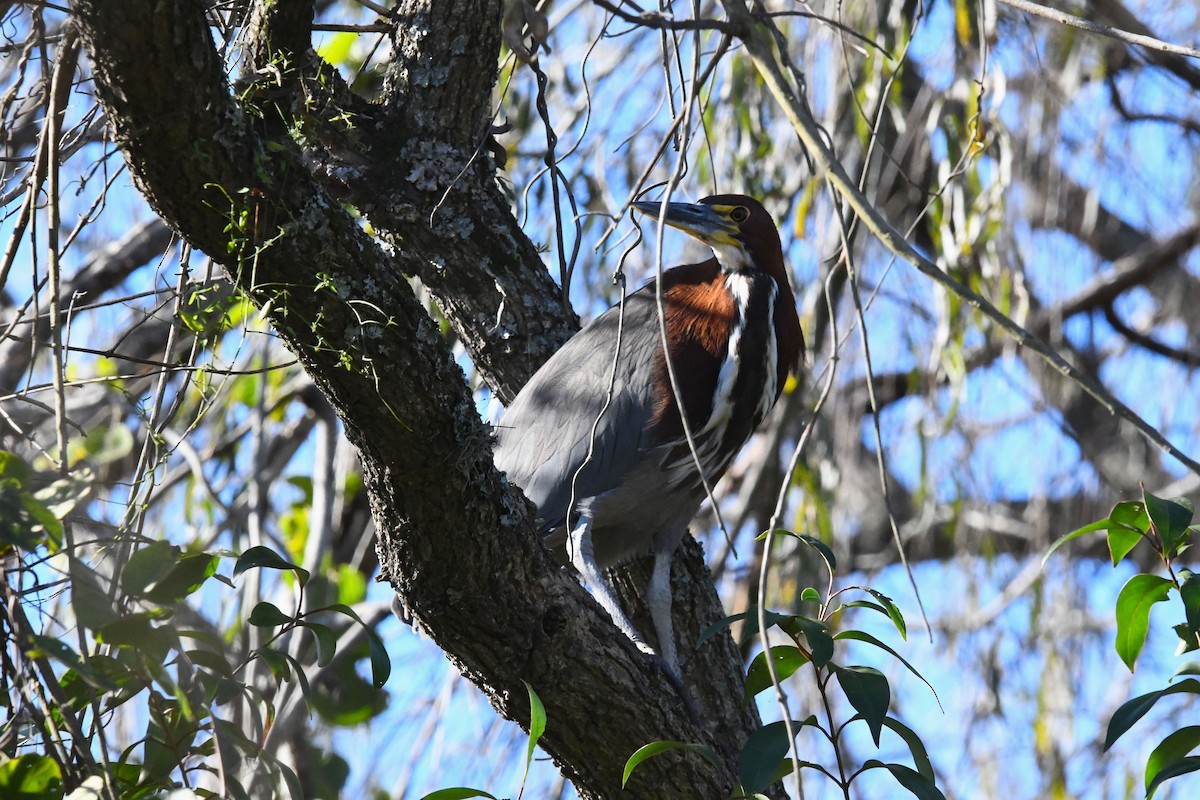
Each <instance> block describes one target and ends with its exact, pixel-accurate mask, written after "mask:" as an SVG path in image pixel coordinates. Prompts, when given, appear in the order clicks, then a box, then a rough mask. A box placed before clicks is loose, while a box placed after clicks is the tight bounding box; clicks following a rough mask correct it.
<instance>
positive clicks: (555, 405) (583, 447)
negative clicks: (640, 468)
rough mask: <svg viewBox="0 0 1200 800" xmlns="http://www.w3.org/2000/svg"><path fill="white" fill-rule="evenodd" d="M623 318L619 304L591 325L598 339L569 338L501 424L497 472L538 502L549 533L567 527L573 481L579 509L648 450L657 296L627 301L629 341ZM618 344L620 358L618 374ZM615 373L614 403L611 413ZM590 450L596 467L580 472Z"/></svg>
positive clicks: (638, 295) (612, 484)
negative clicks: (620, 323) (609, 397)
mask: <svg viewBox="0 0 1200 800" xmlns="http://www.w3.org/2000/svg"><path fill="white" fill-rule="evenodd" d="M618 313H619V307H618V306H614V307H613V308H610V309H609V310H608V311H606V312H604V314H602V315H601V316H600V317H598V318H597V319H596V320H595V321H594V322H593V323H592V324H591V325H590V326H588V332H589V333H590V334H592V335H590V336H588V337H586V341H585V340H584V339H582V338H581V337H579V336H576V337H574V338H572V339H571V340H569V341H568V342H567V343H566V344H565V345H564V346H563V347H562V348H561V349H560V350H559V351H558V352H557V353H555V354H554V355H553V356H552V357H551V358H550V360H549V361H547V362H546V364H545V365H544V366H543V367H542V368H541V369H540V370H538V372H537V374H535V375H534V376H533V378H531V379H530V381H529V384H528V385H526V387H525V388H524V389H523V390H522V391H521V393H520V394H519V395H518V396H517V399H516V400H514V401H513V404H512V405H511V406H510V407H509V409H508V411H507V412H506V413H505V415H504V416H503V417H502V418H501V420H500V423H499V424H498V425H497V440H498V444H497V447H496V466H497V468H498V469H500V470H502V471H504V472H506V473H507V474H508V478H509V480H510V481H512V482H513V483H515V484H517V485H518V486H520V487H521V488H522V489H523V490H524V491H525V495H526V496H527V497H528V498H529V499H530V500H532V501H533V502H534V503H536V504H537V506H538V510H539V515H540V516H541V517H542V519H543V520H544V527H545V529H547V530H549V529H552V528H555V527H558V526H560V525H562V524H563V523H564V522H565V521H566V516H567V507H568V505H569V504H570V503H571V498H572V483H573V484H574V486H573V490H574V499H575V502H576V503H578V502H579V501H580V500H583V499H585V498H588V497H593V496H595V495H598V494H601V493H603V492H605V491H608V490H610V489H612V488H615V486H616V485H617V480H618V479H619V477H620V476H622V475H625V474H626V473H627V472H628V471H629V468H630V467H631V466H632V464H633V463H634V462H635V461H636V459H637V457H638V455H639V453H640V452H641V450H642V439H643V434H644V432H645V427H646V423H647V422H648V420H649V419H650V417H651V415H652V414H653V413H654V409H653V407H652V406H651V401H650V398H651V396H652V392H651V383H652V381H653V380H654V378H655V375H656V374H657V354H658V353H659V351H660V349H661V348H660V347H659V344H658V340H657V339H656V338H655V337H654V336H649V335H647V334H646V332H647V331H655V332H656V331H657V330H658V326H657V324H656V321H655V315H656V314H657V310H656V305H655V303H654V295H653V290H652V289H651V291H650V292H645V291H644V290H643V291H639V292H635V293H634V294H632V295H630V296H629V297H628V298H627V299H626V303H625V324H624V326H623V327H624V334H623V335H622V336H621V337H618V334H617V331H618ZM635 332H636V335H635ZM618 338H620V340H621V341H620V356H619V358H618V361H617V368H616V372H615V374H613V357H614V355H616V348H617V343H618ZM610 375H613V380H612V389H613V395H612V402H611V403H610V404H609V406H608V408H607V409H605V401H606V398H607V394H608V388H609V376H610ZM601 412H603V414H602V413H601ZM597 418H599V422H598V423H597ZM593 428H594V431H595V433H594V435H593ZM589 449H590V450H591V451H592V458H591V461H590V462H588V464H587V467H586V468H585V469H583V470H582V471H581V472H580V467H581V466H582V465H583V464H584V462H585V461H586V460H587V458H588V451H589ZM577 472H578V473H579V474H578V477H575V476H576V473H577Z"/></svg>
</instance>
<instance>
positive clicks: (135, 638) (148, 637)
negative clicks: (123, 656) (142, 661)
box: [96, 614, 179, 664]
mask: <svg viewBox="0 0 1200 800" xmlns="http://www.w3.org/2000/svg"><path fill="white" fill-rule="evenodd" d="M151 620H152V616H151V615H150V614H126V615H125V616H123V617H121V618H119V619H115V620H113V621H112V622H110V623H108V624H107V625H104V626H103V627H100V628H97V629H96V639H97V640H98V641H100V642H103V643H104V644H108V645H112V646H114V647H128V648H131V649H134V650H136V651H138V653H139V654H141V655H142V656H144V657H145V658H148V659H150V661H151V662H158V663H160V664H161V663H165V662H166V660H167V654H168V653H169V652H170V650H171V648H172V647H177V646H178V644H179V640H178V639H177V638H176V637H175V635H174V633H173V632H172V630H171V628H170V626H162V627H157V628H156V627H155V626H154V625H153V624H152V623H151Z"/></svg>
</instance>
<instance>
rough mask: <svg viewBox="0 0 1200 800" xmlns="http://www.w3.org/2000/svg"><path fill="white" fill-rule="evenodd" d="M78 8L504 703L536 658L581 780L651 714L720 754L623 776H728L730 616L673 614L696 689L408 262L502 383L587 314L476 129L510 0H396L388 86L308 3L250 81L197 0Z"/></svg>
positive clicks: (104, 1)
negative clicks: (554, 493)
mask: <svg viewBox="0 0 1200 800" xmlns="http://www.w3.org/2000/svg"><path fill="white" fill-rule="evenodd" d="M74 10H75V12H76V20H77V22H78V24H79V25H80V28H81V31H82V35H83V38H84V41H85V43H86V45H87V49H88V52H89V54H90V57H91V66H92V70H93V76H94V80H95V87H96V92H97V94H98V96H99V98H100V101H101V103H102V104H103V106H104V109H105V112H106V113H107V115H108V119H109V120H110V124H111V126H112V128H113V130H114V132H115V135H116V138H117V141H118V142H119V143H120V145H121V147H122V149H123V151H124V153H125V156H126V159H127V161H128V163H129V166H130V171H131V173H132V175H133V176H134V179H135V181H136V182H137V184H138V186H139V188H140V189H141V190H142V192H143V193H144V194H145V195H146V197H147V199H148V200H149V202H150V203H151V205H152V206H153V207H154V208H155V209H156V211H157V212H158V213H159V214H160V215H161V216H162V217H163V219H164V220H166V221H167V222H168V223H169V224H170V225H171V227H173V228H174V229H175V230H177V231H178V232H179V233H180V234H181V235H182V236H184V237H185V238H187V239H188V241H190V242H191V243H192V244H193V245H194V246H195V247H197V248H199V249H201V250H203V251H204V252H205V253H207V254H209V255H210V256H212V257H213V258H214V259H216V260H218V261H219V262H221V263H222V264H223V265H224V266H225V268H226V269H227V271H228V274H229V277H230V279H231V280H232V281H233V282H234V283H235V284H236V285H237V286H238V287H239V288H240V289H241V290H242V291H244V292H245V293H246V294H247V295H249V296H250V297H251V298H252V299H253V300H254V302H255V303H257V304H258V305H259V306H260V307H261V308H263V309H265V310H266V313H267V315H268V316H269V318H270V320H271V322H272V325H273V326H274V328H275V330H276V331H277V332H278V334H279V335H280V336H281V337H282V338H283V339H284V340H285V341H286V342H287V344H288V346H289V347H290V348H291V350H292V351H293V352H295V354H296V355H297V357H298V358H299V359H300V360H301V361H302V363H303V364H304V366H305V368H306V369H307V370H308V372H309V374H310V375H311V376H312V378H313V380H314V381H315V382H316V384H317V385H318V386H319V387H320V389H321V391H322V392H324V393H325V394H326V395H327V396H328V398H329V400H330V402H331V403H332V405H333V406H334V408H335V409H336V410H337V412H338V414H339V416H340V417H341V419H342V421H343V423H344V425H345V429H346V432H347V435H348V436H349V438H350V440H351V441H352V442H353V443H354V444H355V446H356V447H357V448H358V451H359V454H360V457H361V459H362V463H363V469H364V473H365V476H366V481H367V487H368V489H369V492H370V497H371V503H372V508H373V513H374V516H375V520H376V524H377V527H378V531H379V538H380V540H379V552H380V558H381V564H382V572H383V575H384V576H385V577H386V579H388V580H389V581H391V583H392V585H393V586H394V587H395V589H396V591H397V592H398V594H399V595H400V598H401V600H402V601H403V602H404V604H405V605H406V606H407V607H408V609H409V610H410V611H411V613H412V614H413V616H414V618H415V620H416V621H417V623H418V624H420V625H421V626H422V627H423V628H424V629H425V630H427V631H428V633H429V635H430V636H431V638H432V639H433V640H434V641H435V642H436V643H437V644H438V645H439V646H440V647H442V648H443V649H444V650H445V651H446V652H447V654H448V655H449V656H450V658H451V659H452V660H453V661H454V663H455V664H456V665H457V666H458V667H459V668H460V669H461V670H462V672H463V674H464V675H466V676H467V677H469V678H470V679H471V680H472V681H473V682H474V683H475V684H476V685H477V686H479V687H480V689H481V690H482V691H483V692H484V693H485V694H486V695H487V697H488V699H489V700H490V701H491V703H492V704H493V705H494V706H495V707H496V709H497V710H498V711H499V712H500V713H502V714H503V715H505V716H506V717H508V718H510V719H514V720H516V721H518V722H520V723H521V724H522V725H525V726H527V725H528V720H529V716H528V715H529V709H528V702H527V699H526V698H527V695H526V690H525V687H524V685H523V683H522V682H523V681H526V682H528V683H529V684H530V685H531V686H532V687H533V688H534V689H535V690H536V691H537V693H538V695H539V696H540V698H541V699H542V701H543V703H544V704H545V706H546V710H547V715H548V719H549V725H548V728H547V731H546V734H545V736H544V737H543V739H542V746H543V747H544V749H546V751H547V752H549V753H550V754H551V755H552V756H553V757H554V759H555V761H556V763H557V764H558V765H559V767H560V768H561V769H562V770H563V772H564V774H566V775H567V776H568V777H569V778H570V779H571V780H572V781H573V782H574V783H575V785H576V786H577V788H578V790H579V793H580V795H581V796H583V797H589V798H590V797H596V798H600V797H614V796H616V795H617V794H618V793H619V792H620V791H621V775H622V770H623V767H624V764H625V761H626V759H627V758H628V757H629V755H630V754H632V753H633V752H634V751H635V750H636V749H637V748H638V747H640V746H642V745H644V744H647V743H649V742H652V741H656V740H660V739H675V740H681V741H686V742H694V743H698V744H704V745H708V746H709V747H711V748H712V749H713V750H714V751H715V752H716V753H718V754H719V763H718V764H715V765H714V764H712V763H709V762H708V761H706V760H704V759H701V758H698V757H696V756H695V755H691V754H687V755H683V754H679V753H672V754H668V755H665V756H662V757H659V758H655V759H651V760H650V761H648V762H646V763H645V764H644V765H643V766H642V767H641V768H640V769H639V771H638V772H637V773H636V774H635V775H634V777H633V779H632V781H631V783H630V786H629V788H628V790H627V791H626V792H625V793H624V794H622V795H621V796H622V797H634V798H638V797H645V798H651V797H695V798H710V797H713V798H715V797H723V796H728V795H729V794H730V793H731V792H732V791H733V790H734V788H735V784H736V779H735V765H736V758H737V755H738V753H739V752H740V750H741V748H742V745H743V744H744V742H745V740H746V737H747V736H748V735H749V733H750V732H751V731H752V730H754V729H755V728H757V726H758V724H759V723H758V719H757V714H756V713H755V711H754V709H753V706H750V707H749V708H747V707H744V706H743V704H742V702H741V687H742V675H741V664H740V661H739V658H738V654H737V651H736V649H735V648H734V646H733V643H732V641H731V640H730V639H729V637H728V636H727V635H724V634H723V635H721V636H717V637H714V638H712V639H710V640H708V641H707V642H706V643H705V644H704V645H703V646H701V647H700V648H699V649H698V650H695V649H694V648H690V647H688V646H687V642H688V641H689V639H687V638H683V641H682V644H683V645H684V646H683V647H682V650H683V652H684V653H685V654H687V653H689V652H691V653H692V654H691V657H690V658H689V659H688V660H687V662H686V663H685V673H686V675H685V678H686V681H687V684H688V689H689V691H690V693H691V694H692V696H693V697H694V699H695V704H696V707H697V708H698V712H699V713H698V714H693V713H691V712H690V711H689V704H688V703H687V702H685V700H684V698H682V697H681V696H680V693H679V692H678V691H677V690H676V689H675V688H674V687H673V686H672V684H671V682H670V681H668V680H667V678H666V676H665V675H664V674H663V673H662V671H661V670H660V669H659V667H658V666H657V665H656V664H655V663H654V662H653V661H652V660H650V659H648V658H646V657H645V656H643V655H642V654H640V653H639V652H638V651H637V649H636V648H635V647H634V646H633V645H632V644H631V643H630V642H629V641H628V640H627V639H626V638H625V637H624V636H622V635H621V634H620V633H619V632H618V631H617V630H616V628H615V627H614V626H613V625H612V623H611V622H610V620H609V619H608V618H607V616H605V614H604V613H603V612H602V611H601V610H600V609H599V607H598V606H597V605H596V604H595V603H594V602H593V601H592V600H591V599H590V598H589V597H588V596H587V594H586V593H585V592H584V591H583V590H582V589H581V588H580V586H579V585H578V584H577V583H576V581H575V580H574V579H573V578H572V577H571V576H570V575H569V574H567V573H565V572H563V571H561V570H558V569H556V568H555V567H554V566H553V565H552V563H551V561H550V559H549V558H548V556H547V553H546V552H545V549H544V548H543V547H542V545H541V544H540V543H539V541H538V539H537V537H536V534H535V529H534V525H533V520H532V516H533V515H532V514H531V509H530V506H529V504H528V503H527V502H526V501H525V500H524V498H523V497H522V496H521V495H520V493H519V492H518V491H516V490H514V489H513V488H511V487H510V486H508V484H507V483H506V482H505V481H504V480H503V478H502V477H501V476H500V475H499V474H498V473H497V472H496V470H495V468H494V466H493V464H492V457H491V437H490V433H489V431H488V430H487V428H486V426H485V425H484V424H483V423H482V422H481V420H480V419H479V416H478V414H477V412H476V410H475V404H474V401H473V398H472V396H471V393H470V392H469V390H468V388H467V385H466V383H465V381H464V378H463V374H462V371H461V370H460V369H459V367H458V366H457V364H456V363H455V361H454V359H453V357H452V354H451V352H450V350H449V348H448V347H447V345H446V343H445V340H444V339H443V337H442V336H441V334H440V332H439V330H438V327H437V324H436V323H435V322H434V321H433V320H432V319H431V318H430V317H429V315H428V314H427V313H426V312H425V310H424V309H423V308H422V306H421V304H420V303H419V302H418V300H417V298H416V297H415V296H414V293H413V291H412V288H411V286H410V283H409V276H419V277H420V278H421V280H422V281H423V283H424V284H425V285H426V286H428V287H429V288H430V289H431V290H432V291H433V293H434V295H435V296H436V298H437V300H438V302H439V304H440V306H441V308H442V310H443V312H444V313H445V314H446V315H447V316H448V317H449V318H450V319H451V320H452V321H453V323H454V325H455V327H456V329H457V331H458V333H459V335H460V336H461V337H462V340H463V341H464V342H465V343H466V345H467V347H468V348H469V351H470V354H471V357H472V359H473V360H474V363H475V364H476V366H477V368H478V370H479V372H480V374H481V375H482V376H484V378H485V379H486V380H487V381H488V382H489V383H490V384H491V385H492V387H493V388H494V389H495V391H496V392H497V394H498V395H499V396H501V397H502V398H511V397H512V396H513V395H514V394H515V392H516V390H517V389H518V388H519V386H520V385H521V384H522V383H523V382H524V380H525V379H526V378H528V376H529V375H530V374H532V372H533V371H534V370H535V369H536V367H537V365H538V364H540V363H541V362H542V361H543V360H544V359H545V358H546V356H547V355H548V354H549V353H550V352H552V351H553V350H554V349H555V348H556V347H557V346H559V345H560V344H561V342H562V341H563V340H564V339H565V338H566V336H567V334H568V332H569V331H570V330H571V329H572V328H573V326H574V324H575V323H574V316H573V314H572V312H571V311H570V309H565V308H563V307H562V305H561V297H560V292H559V291H558V288H557V287H556V286H555V284H554V283H553V281H552V280H550V278H549V276H548V275H547V273H546V270H545V268H544V266H543V265H542V264H541V262H540V260H539V259H538V257H537V253H536V249H535V248H534V246H533V245H532V244H531V243H530V242H529V241H528V239H527V238H526V237H525V236H524V235H523V234H522V232H521V231H520V229H519V228H518V226H517V224H516V222H515V220H514V219H513V216H512V213H511V210H510V209H509V207H508V203H507V202H506V200H505V199H504V197H503V195H502V194H501V193H500V192H499V191H498V189H497V187H496V183H495V175H494V169H495V168H494V165H493V164H492V162H491V160H490V158H489V157H488V155H487V149H486V147H485V146H484V144H485V143H486V141H487V137H488V136H489V126H490V113H491V98H492V84H493V82H494V80H495V76H496V61H497V53H498V50H499V32H500V4H499V2H498V0H492V1H491V2H488V1H487V0H449V1H446V2H438V3H434V2H431V0H423V1H422V2H408V3H402V4H401V6H400V7H399V8H397V9H396V13H395V17H394V19H395V20H397V28H396V29H395V31H394V35H393V43H392V44H393V52H394V53H395V54H396V55H395V61H394V63H393V64H392V65H391V68H390V70H389V71H388V75H387V78H386V81H385V85H384V90H383V98H382V102H380V103H379V104H377V105H368V104H366V103H364V102H363V101H361V100H360V99H358V98H355V97H354V96H352V95H351V94H350V93H349V92H348V91H347V90H346V88H345V87H344V86H343V85H341V84H340V82H339V80H338V77H337V75H336V74H334V73H333V71H332V70H330V69H329V68H328V66H326V65H322V64H320V63H319V62H318V61H317V60H316V58H315V56H314V55H313V54H312V53H311V52H310V51H309V41H310V25H311V20H312V6H311V4H305V3H298V2H278V3H262V4H261V5H260V6H259V7H258V8H256V10H255V14H254V15H253V17H252V22H251V24H250V25H249V26H248V28H247V29H246V30H245V31H244V32H243V33H245V34H246V35H247V38H248V44H249V47H248V48H247V49H248V52H249V53H250V54H251V58H252V61H253V67H252V69H251V70H250V71H248V73H247V75H246V76H245V77H244V78H243V79H242V81H241V82H240V83H239V85H238V86H237V87H236V90H231V87H230V86H229V83H228V81H227V79H226V77H225V74H224V68H225V66H224V64H223V62H222V60H221V58H220V57H219V55H218V52H217V50H216V48H215V46H214V44H213V40H212V36H211V32H210V29H209V26H208V23H207V21H206V17H205V7H204V6H203V5H202V4H201V3H199V2H195V0H190V1H189V0H177V1H176V2H163V0H79V1H78V2H76V3H74ZM346 120H350V123H349V124H346V122H345V121H346ZM344 203H350V204H353V205H354V206H355V207H356V208H357V209H358V210H359V211H360V212H362V213H363V214H365V215H366V216H367V217H368V218H369V219H370V221H371V225H372V227H373V229H374V230H375V231H377V232H379V234H380V236H381V238H382V239H383V240H384V243H383V244H381V243H380V242H379V241H377V240H376V239H373V238H371V237H370V236H368V235H367V234H366V233H365V232H364V231H363V229H362V227H361V226H360V225H359V224H358V221H357V220H356V219H355V218H354V217H353V216H352V215H351V214H350V213H349V212H348V211H347V210H346V208H345V206H344ZM642 585H643V586H644V584H642ZM675 608H676V614H677V618H678V619H679V622H678V623H677V627H678V628H679V630H680V635H681V637H688V636H690V637H691V639H690V641H694V639H695V636H696V635H697V632H698V631H699V630H701V629H703V628H704V627H705V626H706V625H707V624H708V623H710V622H712V621H714V620H716V619H718V618H719V617H720V615H721V614H722V611H721V606H720V603H719V600H718V599H717V597H716V594H715V591H714V589H713V586H712V583H711V580H710V579H709V576H708V573H707V570H706V568H705V565H704V560H703V558H702V555H701V553H700V548H699V546H698V545H696V544H695V543H694V542H691V541H690V540H689V542H688V544H687V546H685V547H682V548H681V551H680V558H679V559H677V564H676V569H675ZM693 650H694V652H692V651H693ZM685 657H686V656H685Z"/></svg>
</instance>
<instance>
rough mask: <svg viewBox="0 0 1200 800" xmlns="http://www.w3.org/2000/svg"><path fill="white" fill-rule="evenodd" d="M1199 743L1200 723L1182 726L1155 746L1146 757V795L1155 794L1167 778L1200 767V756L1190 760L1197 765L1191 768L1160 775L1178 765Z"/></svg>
mask: <svg viewBox="0 0 1200 800" xmlns="http://www.w3.org/2000/svg"><path fill="white" fill-rule="evenodd" d="M1197 745H1200V725H1187V726H1185V727H1182V728H1180V729H1179V730H1177V731H1174V732H1172V733H1171V734H1170V735H1169V736H1167V738H1165V739H1163V740H1162V741H1161V742H1159V744H1158V747H1156V748H1154V750H1153V751H1152V752H1151V753H1150V757H1149V758H1147V759H1146V797H1149V796H1150V795H1152V794H1154V790H1155V789H1156V788H1157V787H1158V784H1160V783H1162V782H1163V781H1165V780H1166V779H1167V778H1172V777H1175V776H1177V775H1183V774H1184V773H1187V772H1192V771H1193V770H1195V769H1198V768H1200V758H1192V759H1190V761H1192V762H1194V763H1195V765H1196V766H1192V767H1191V769H1185V770H1183V771H1182V772H1174V773H1173V774H1171V775H1165V776H1163V777H1161V778H1160V777H1159V775H1161V774H1162V773H1163V772H1164V770H1166V769H1167V768H1168V767H1177V766H1178V765H1179V764H1180V762H1181V761H1182V760H1183V757H1184V756H1186V755H1187V754H1188V753H1190V752H1191V751H1192V750H1194V749H1195V748H1196V746H1197Z"/></svg>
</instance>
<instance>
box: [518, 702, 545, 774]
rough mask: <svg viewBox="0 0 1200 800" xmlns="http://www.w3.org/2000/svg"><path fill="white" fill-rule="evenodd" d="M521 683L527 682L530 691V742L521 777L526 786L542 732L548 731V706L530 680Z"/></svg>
mask: <svg viewBox="0 0 1200 800" xmlns="http://www.w3.org/2000/svg"><path fill="white" fill-rule="evenodd" d="M521 683H523V684H525V691H527V692H529V744H528V745H527V746H526V747H525V774H524V775H523V776H522V777H521V786H524V785H525V781H526V779H527V778H528V777H529V765H530V764H532V763H533V751H534V750H535V749H536V748H537V743H538V740H539V739H541V738H542V734H543V733H545V732H546V707H545V706H544V705H542V699H541V698H540V697H538V696H537V692H535V691H534V690H533V687H532V686H530V685H529V681H521Z"/></svg>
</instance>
